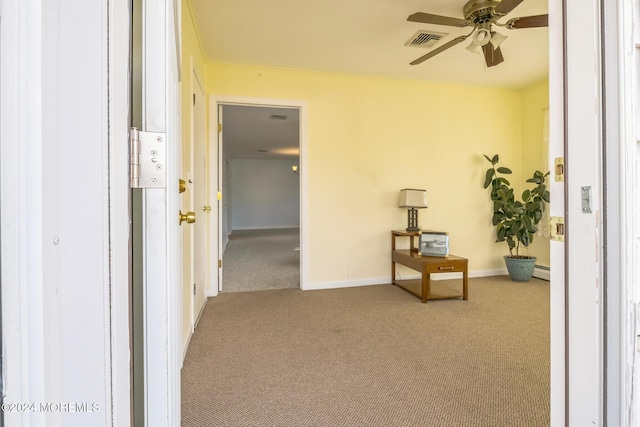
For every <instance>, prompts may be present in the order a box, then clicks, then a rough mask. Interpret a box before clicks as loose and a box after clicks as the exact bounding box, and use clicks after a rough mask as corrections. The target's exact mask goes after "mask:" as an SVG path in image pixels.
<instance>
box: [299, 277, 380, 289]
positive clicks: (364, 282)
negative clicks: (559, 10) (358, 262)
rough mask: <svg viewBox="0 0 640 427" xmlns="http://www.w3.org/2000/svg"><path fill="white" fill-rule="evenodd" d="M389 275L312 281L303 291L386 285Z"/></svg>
mask: <svg viewBox="0 0 640 427" xmlns="http://www.w3.org/2000/svg"><path fill="white" fill-rule="evenodd" d="M390 282H391V280H390V279H389V277H378V278H375V279H357V280H344V281H341V280H339V281H336V282H322V283H310V284H309V285H308V286H305V288H304V289H303V291H317V290H320V289H340V288H356V287H358V286H372V285H385V284H388V283H390Z"/></svg>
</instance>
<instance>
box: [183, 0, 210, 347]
mask: <svg viewBox="0 0 640 427" xmlns="http://www.w3.org/2000/svg"><path fill="white" fill-rule="evenodd" d="M181 48H182V59H181V66H182V69H181V73H182V80H181V92H182V173H181V178H182V179H184V180H187V177H189V176H191V177H192V176H193V165H192V160H191V157H192V152H191V139H192V129H193V126H192V114H193V98H192V94H193V87H194V85H195V84H196V83H195V81H194V69H195V71H196V74H197V75H198V77H199V79H200V80H201V83H202V84H203V85H204V80H205V77H204V76H205V66H204V55H203V54H202V49H201V47H200V41H199V39H198V36H197V32H196V29H195V24H194V20H193V19H192V14H191V2H190V1H188V0H183V2H182V46H181ZM205 91H206V90H205ZM205 93H206V92H205ZM181 198H182V211H183V212H188V211H194V208H193V194H192V192H191V191H190V190H189V189H187V191H185V192H184V193H182V195H181ZM192 229H193V227H189V226H186V225H183V230H182V231H183V236H184V239H183V254H182V255H183V261H184V266H185V268H184V271H183V280H182V283H183V286H182V304H183V310H182V316H183V322H182V323H183V334H182V336H183V337H184V340H185V342H184V345H185V349H186V345H187V343H188V340H189V338H190V337H191V323H192V318H193V312H192V307H191V298H192V295H193V275H192V271H191V268H190V266H191V264H192V258H193V255H192V250H191V248H192V241H193V235H192V233H191V232H192Z"/></svg>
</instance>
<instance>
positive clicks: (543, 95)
mask: <svg viewBox="0 0 640 427" xmlns="http://www.w3.org/2000/svg"><path fill="white" fill-rule="evenodd" d="M548 108H549V80H544V81H541V82H538V83H535V84H532V85H530V86H528V87H526V88H524V89H523V90H522V171H523V174H525V177H524V178H525V179H528V178H530V177H531V175H533V171H535V170H540V171H542V172H545V173H546V172H547V171H548V170H549V169H550V166H549V143H548V142H547V141H545V140H544V134H543V128H544V114H545V109H548ZM548 179H553V177H552V176H551V175H550V176H549V177H548ZM547 182H548V181H547ZM543 218H544V219H543V221H541V222H540V227H539V228H540V230H539V232H538V233H537V234H536V235H535V237H534V239H533V243H532V244H531V245H530V246H529V255H532V256H535V257H536V258H537V260H536V264H538V265H544V266H547V267H549V237H548V236H549V223H548V218H549V210H548V209H547V211H546V212H545V216H544V217H543Z"/></svg>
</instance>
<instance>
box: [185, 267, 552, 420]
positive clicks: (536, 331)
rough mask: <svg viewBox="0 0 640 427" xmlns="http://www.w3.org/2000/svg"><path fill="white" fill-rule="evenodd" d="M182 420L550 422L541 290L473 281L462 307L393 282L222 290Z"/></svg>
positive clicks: (205, 329)
mask: <svg viewBox="0 0 640 427" xmlns="http://www.w3.org/2000/svg"><path fill="white" fill-rule="evenodd" d="M454 283H455V282H454ZM449 285H451V286H453V283H447V282H442V281H441V282H437V283H436V284H435V286H449ZM456 286H458V285H456ZM182 420H183V425H184V426H434V427H445V426H452V427H453V426H455V427H473V426H482V427H488V426H496V427H503V426H504V427H517V426H523V427H525V426H535V427H541V426H548V425H549V283H548V282H545V281H542V280H538V279H532V280H531V282H529V283H526V284H522V283H515V282H512V281H511V280H509V278H508V277H494V278H482V279H471V280H470V284H469V301H462V300H459V299H458V300H439V301H429V302H428V303H427V304H422V303H421V302H420V301H419V299H418V298H416V297H414V296H412V295H410V294H409V293H407V292H405V291H403V290H401V289H399V288H398V287H395V286H392V285H380V286H367V287H360V288H348V289H336V290H322V291H304V292H303V291H300V290H297V289H287V290H273V291H263V292H241V293H232V294H221V295H219V296H218V297H216V298H213V299H210V300H209V301H208V303H207V306H206V308H205V311H204V314H203V316H202V318H201V320H200V323H199V325H198V327H197V328H196V331H195V334H194V336H193V338H192V341H191V345H190V347H189V350H188V352H187V356H186V360H185V363H184V367H183V369H182Z"/></svg>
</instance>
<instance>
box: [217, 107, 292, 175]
mask: <svg viewBox="0 0 640 427" xmlns="http://www.w3.org/2000/svg"><path fill="white" fill-rule="evenodd" d="M274 116H275V117H276V118H274ZM222 135H223V142H224V150H225V157H226V158H229V159H291V160H292V161H293V162H295V164H297V161H298V160H297V159H298V155H299V154H300V144H299V138H300V111H299V110H298V109H297V108H273V107H254V106H238V105H224V106H223V107H222Z"/></svg>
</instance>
